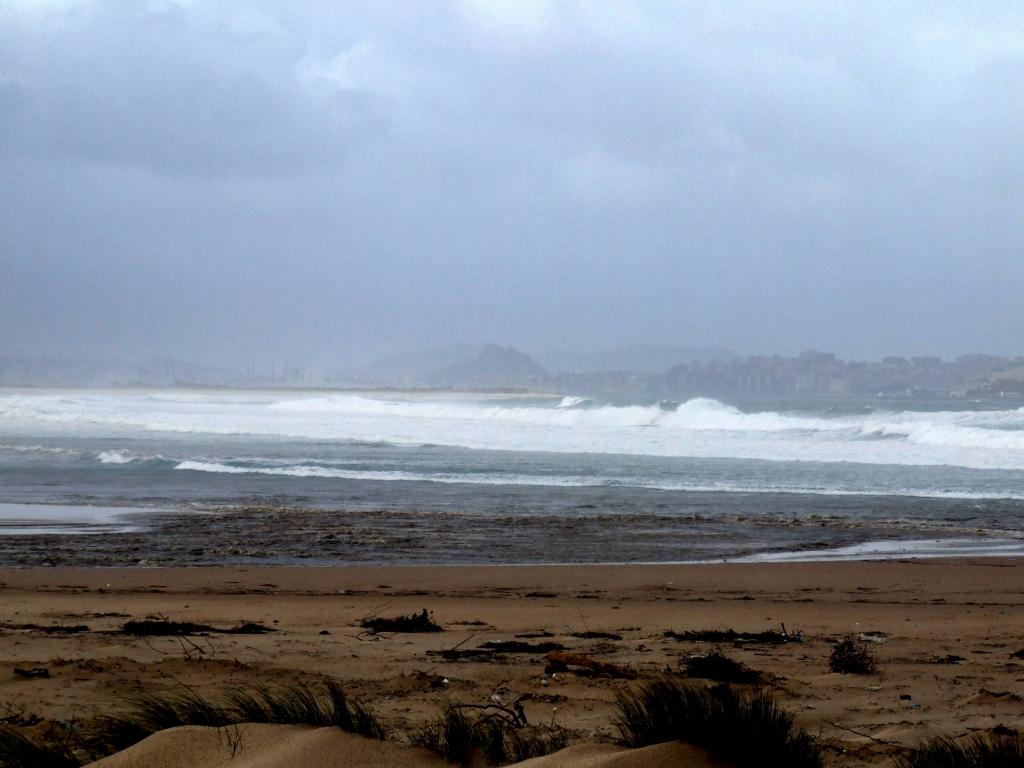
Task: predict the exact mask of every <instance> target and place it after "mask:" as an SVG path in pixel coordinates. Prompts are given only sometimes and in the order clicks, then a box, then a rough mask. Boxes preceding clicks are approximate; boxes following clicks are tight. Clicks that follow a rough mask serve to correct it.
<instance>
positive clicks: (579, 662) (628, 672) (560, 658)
mask: <svg viewBox="0 0 1024 768" xmlns="http://www.w3.org/2000/svg"><path fill="white" fill-rule="evenodd" d="M571 666H572V667H583V668H585V669H589V670H590V671H591V672H597V673H598V674H599V675H608V676H609V677H621V678H625V679H627V680H632V679H634V678H635V677H636V672H635V671H634V670H632V669H630V668H629V667H628V666H627V667H623V666H620V665H618V664H612V663H610V662H607V661H598V660H597V659H594V658H591V657H590V656H587V655H585V654H582V653H568V652H565V651H552V652H551V653H549V654H548V666H547V669H546V671H547V672H564V671H565V670H567V669H568V668H569V667H571Z"/></svg>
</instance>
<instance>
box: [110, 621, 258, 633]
mask: <svg viewBox="0 0 1024 768" xmlns="http://www.w3.org/2000/svg"><path fill="white" fill-rule="evenodd" d="M276 631H277V630H275V629H271V628H270V627H266V626H264V625H262V624H257V623H255V622H245V623H243V624H239V625H238V626H236V627H228V628H226V629H218V628H217V627H213V626H210V625H209V624H196V623H194V622H191V621H171V620H170V619H166V618H163V617H157V618H151V619H142V620H136V621H128V622H125V625H124V626H123V627H121V632H122V633H124V634H126V635H133V636H135V637H186V636H188V635H209V634H218V635H263V634H266V633H268V632H276Z"/></svg>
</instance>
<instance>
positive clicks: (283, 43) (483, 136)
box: [0, 0, 1024, 365]
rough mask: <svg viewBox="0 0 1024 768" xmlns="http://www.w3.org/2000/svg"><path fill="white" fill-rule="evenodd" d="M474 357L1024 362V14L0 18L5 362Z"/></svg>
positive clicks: (84, 9) (266, 11) (165, 4)
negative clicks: (829, 354)
mask: <svg viewBox="0 0 1024 768" xmlns="http://www.w3.org/2000/svg"><path fill="white" fill-rule="evenodd" d="M982 5H983V6H984V7H985V8H986V9H987V10H985V11H980V10H977V8H976V7H977V6H982ZM488 340H490V341H497V342H501V343H506V344H512V345H515V346H519V347H522V348H525V349H528V350H530V349H534V350H539V349H551V348H578V349H591V348H599V347H605V346H612V345H616V344H622V343H634V342H653V343H680V344H694V345H704V344H718V345H725V346H729V347H732V348H734V349H736V350H738V351H740V352H759V351H763V352H777V353H783V354H789V353H795V352H798V351H800V350H801V349H805V348H812V347H813V348H820V349H827V350H834V351H836V352H838V353H840V354H841V355H843V356H848V357H858V358H872V357H878V356H880V355H882V354H888V353H905V354H929V353H932V354H942V355H945V356H951V355H955V354H959V353H961V352H966V351H991V352H997V353H1010V354H1021V353H1024V8H1022V6H1021V4H1020V2H1018V1H1016V0H1012V1H1010V2H1005V3H995V2H993V3H983V4H982V3H965V4H959V3H941V2H921V3H893V2H877V3H870V2H849V3H806V2H793V3H789V2H774V3H773V2H752V3H749V4H745V3H741V2H721V3H704V2H657V3H634V2H630V3H626V2H622V3H599V2H591V1H590V0H579V1H578V2H554V1H553V0H552V2H548V1H547V0H500V1H499V0H465V1H463V2H451V3H444V2H437V3H430V2H409V1H407V0H402V2H393V3H387V2H365V3H364V2H352V1H350V0H346V2H343V3H335V2H326V0H325V1H323V2H298V1H297V0H287V1H286V0H282V1H281V2H259V1H258V0H252V1H249V2H235V1H234V0H188V1H187V2H186V1H185V0H153V1H152V2H148V3H147V2H145V1H144V0H122V1H120V2H115V1H111V2H107V1H105V0H63V1H61V2H58V1H57V0H35V1H33V0H0V354H17V355H65V356H76V357H83V356H111V357H121V358H139V357H144V356H147V355H161V356H163V355H170V356H176V357H183V358H190V359H195V360H201V361H208V362H209V361H217V360H223V361H225V362H227V363H230V364H234V365H237V364H242V363H246V362H249V361H253V362H305V363H313V364H318V363H319V364H333V363H344V362H346V361H349V360H359V359H364V358H368V357H374V356H377V353H380V354H381V355H383V354H388V353H393V352H396V351H399V350H403V349H410V348H416V347H426V346H432V345H440V344H449V343H462V342H479V341H488Z"/></svg>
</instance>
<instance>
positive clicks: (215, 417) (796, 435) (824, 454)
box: [0, 392, 1024, 471]
mask: <svg viewBox="0 0 1024 768" xmlns="http://www.w3.org/2000/svg"><path fill="white" fill-rule="evenodd" d="M578 402H581V401H578V400H577V399H569V400H563V401H562V402H561V403H552V402H550V401H547V402H543V401H536V402H533V403H530V404H524V403H523V402H521V401H506V402H496V401H493V400H490V401H488V400H482V399H480V398H472V397H457V396H448V397H447V398H445V397H439V396H436V395H434V396H416V395H408V396H403V397H395V396H392V397H370V396H366V395H361V394H360V395H356V394H346V393H339V394H332V395H323V394H319V393H317V394H312V393H310V394H302V393H295V394H287V395H280V394H265V393H244V392H231V393H220V392H186V393H176V392H162V393H156V394H154V393H138V392H103V393H88V394H83V393H67V394H65V393H61V394H53V393H48V394H28V395H26V394H14V393H3V392H0V433H2V434H5V435H9V436H14V437H23V438H24V437H27V438H29V439H32V438H46V437H58V438H59V437H67V436H94V437H153V436H154V435H159V434H181V435H188V434H209V435H252V436H261V437H279V438H298V439H313V440H322V441H358V442H371V443H391V444H396V445H424V444H436V445H447V446H454V447H464V448H472V449H484V450H487V449H495V450H512V451H541V452H562V453H609V454H614V453H618V454H630V455H648V456H670V457H721V458H735V459H762V460H767V461H813V462H849V463H861V464H889V465H920V466H943V465H947V466H957V467H966V468H973V469H995V470H1018V471H1020V470H1024V409H1015V410H1002V411H994V410H990V411H939V412H920V411H898V412H884V413H871V414H866V415H842V416H835V417H832V416H824V415H820V414H818V415H809V414H800V413H778V412H774V411H764V412H756V413H746V412H743V411H741V410H739V409H737V408H735V407H732V406H729V405H726V404H724V403H721V402H718V401H716V400H711V399H707V398H696V399H693V400H690V401H688V402H686V403H683V404H682V405H681V406H680V407H679V408H678V409H677V410H676V411H674V412H673V411H663V410H661V409H660V408H658V407H657V406H608V405H606V406H593V407H589V408H583V407H578V405H577V403H578ZM558 406H564V407H558ZM101 460H102V459H101Z"/></svg>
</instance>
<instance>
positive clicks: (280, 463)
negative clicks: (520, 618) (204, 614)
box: [0, 389, 1024, 565]
mask: <svg viewBox="0 0 1024 768" xmlns="http://www.w3.org/2000/svg"><path fill="white" fill-rule="evenodd" d="M1022 512H1024V408H1021V407H1019V406H1018V405H1016V404H1014V405H1005V404H1001V403H999V402H995V403H980V402H963V401H938V402H933V401H912V400H902V399H901V400H898V401H896V400H892V401H885V400H878V401H875V400H864V401H855V400H850V401H844V402H827V403H822V402H820V401H819V402H786V403H724V402H720V401H717V400H713V399H707V398H697V399H693V400H690V401H687V402H684V403H662V404H653V405H651V404H647V405H637V404H632V405H631V404H614V403H602V402H597V401H593V400H588V399H584V398H580V397H561V396H559V397H550V396H542V395H529V396H527V395H488V394H455V393H405V392H402V393H398V392H385V393H381V392H374V393H365V392H325V391H296V390H287V391H228V390H192V391H190V390H154V391H144V390H105V391H99V390H63V391H56V390H44V389H21V390H15V389H0V534H7V535H3V536H0V563H3V564H34V563H41V562H47V563H54V564H58V563H59V564H105V565H118V564H137V563H144V564H193V563H197V564H201V563H239V564H244V563H277V564H334V563H365V562H389V563H428V562H437V563H466V564H469V563H499V562H501V563H527V562H531V563H532V562H683V561H704V560H749V559H755V560H757V559H763V560H774V559H783V560H785V559H807V558H815V559H823V558H830V557H836V558H845V557H900V556H912V555H918V556H919V555H947V554H1019V553H1021V552H1024V516H1022Z"/></svg>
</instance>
